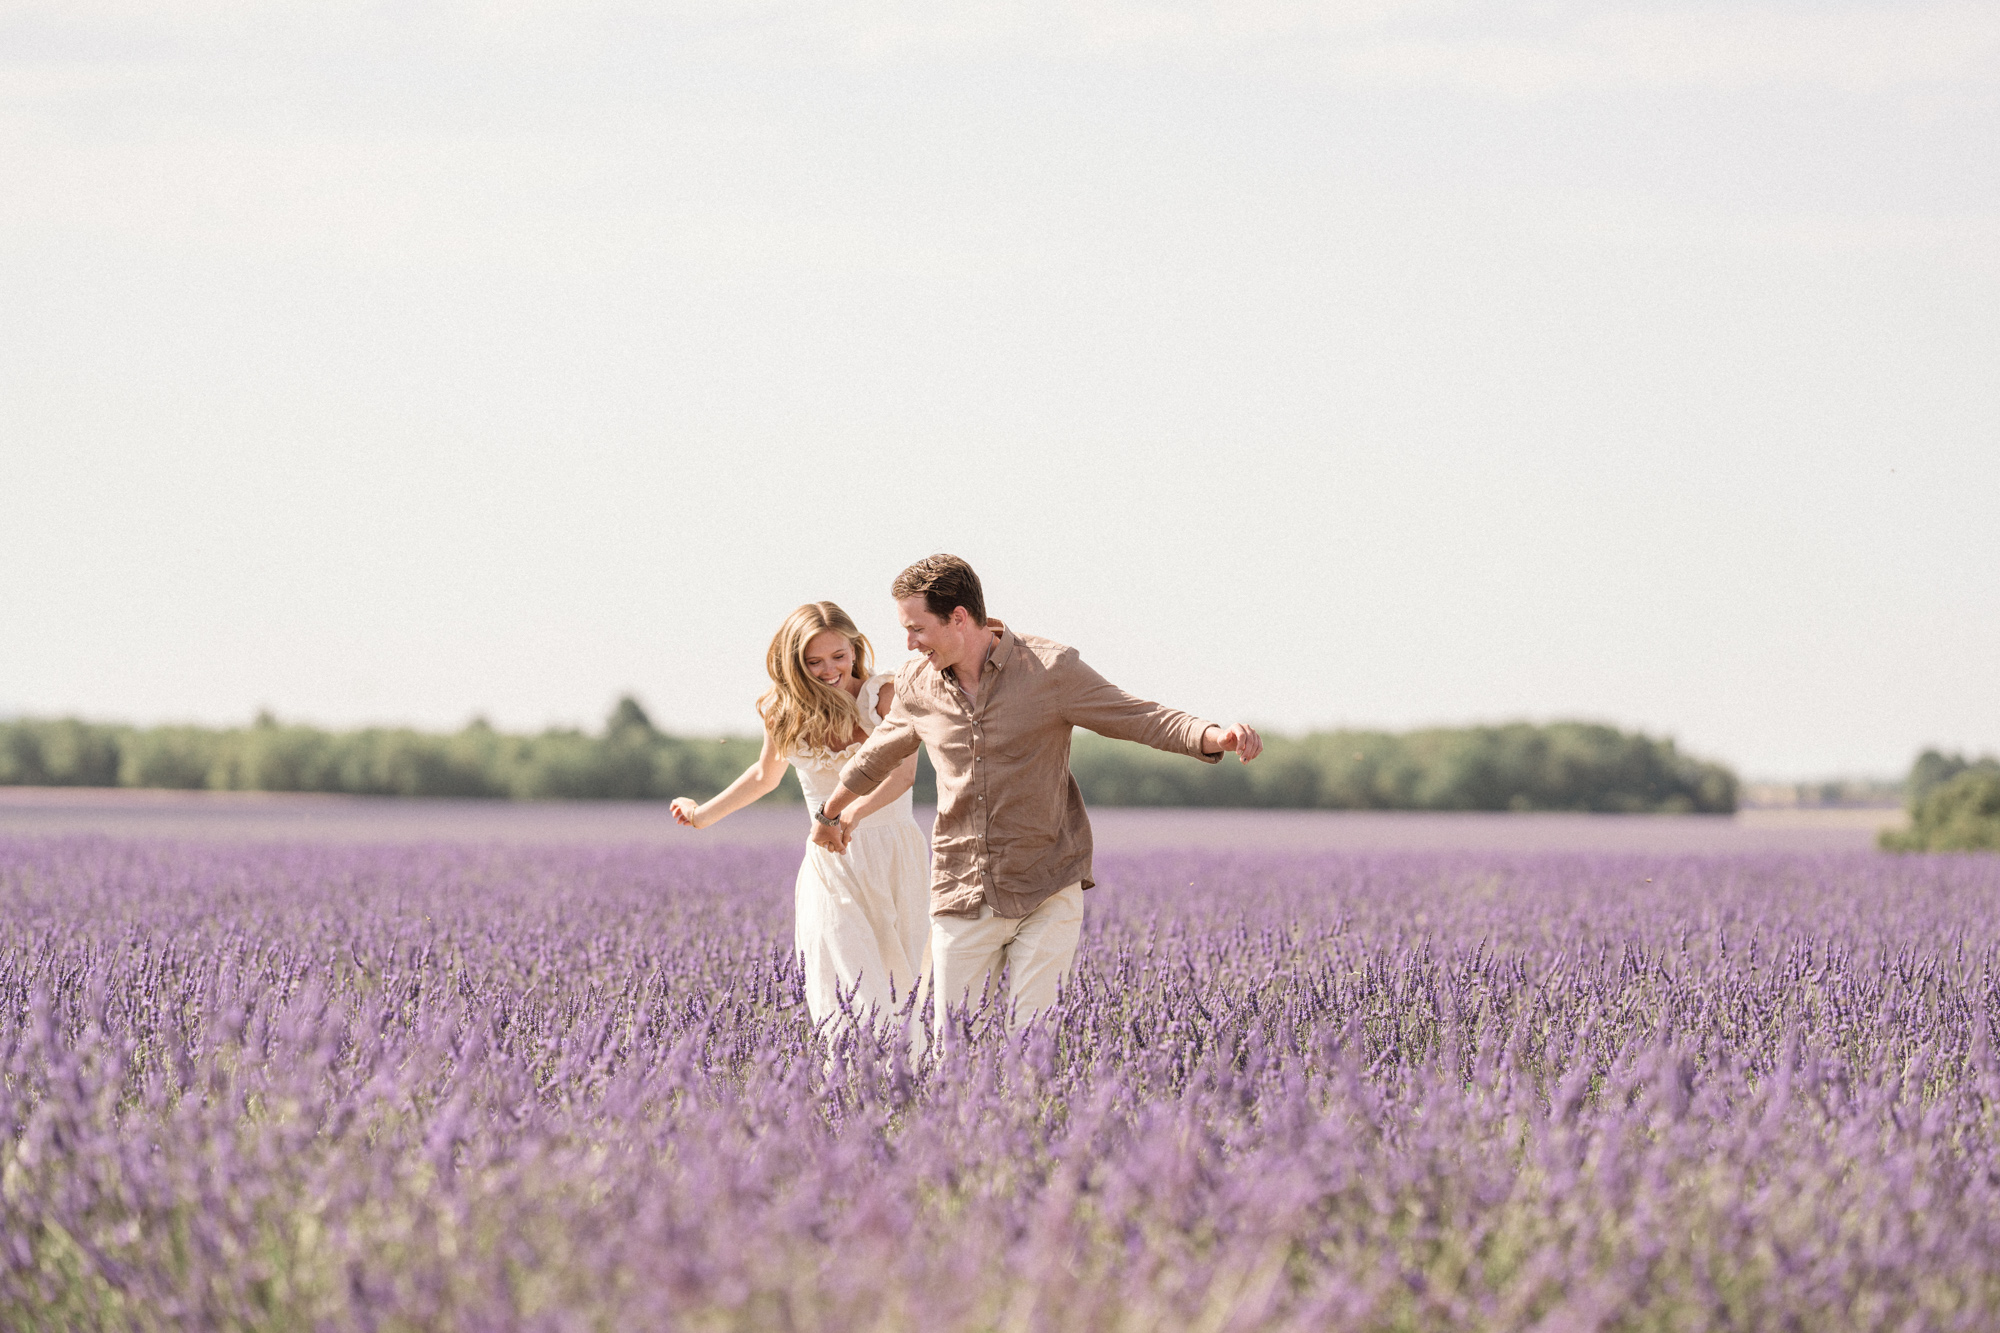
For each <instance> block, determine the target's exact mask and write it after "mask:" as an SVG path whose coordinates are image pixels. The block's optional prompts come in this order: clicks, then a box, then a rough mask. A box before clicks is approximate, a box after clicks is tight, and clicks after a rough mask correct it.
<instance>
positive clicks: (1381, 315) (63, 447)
mask: <svg viewBox="0 0 2000 1333" xmlns="http://www.w3.org/2000/svg"><path fill="white" fill-rule="evenodd" d="M0 310H4V320H0V713H8V712H25V713H29V714H55V713H78V714H82V715H85V716H89V717H95V718H104V719H122V720H129V721H136V722H155V721H168V720H195V721H205V722H240V721H243V720H245V719H247V718H248V717H249V716H250V714H251V713H252V712H253V711H254V710H256V709H257V708H259V707H269V708H271V709H273V710H275V711H276V712H277V713H278V714H279V715H280V716H283V717H289V718H297V719H301V720H307V721H313V722H319V723H324V724H333V725H348V724H354V723H360V722H413V723H418V724H422V725H427V726H451V725H456V724H458V723H460V722H462V721H464V720H465V719H466V718H467V717H469V716H471V715H472V714H474V713H483V714H485V715H487V716H489V717H491V718H492V719H493V720H494V721H495V722H496V723H497V724H499V725H502V726H508V727H519V728H532V727H540V726H542V725H544V724H548V723H578V724H583V725H587V726H592V727H594V726H596V725H597V723H598V722H599V720H600V719H601V718H602V716H603V715H604V713H605V711H606V710H607V709H608V708H609V706H610V704H611V702H612V701H613V699H614V698H615V697H616V696H617V695H618V694H619V693H620V692H622V691H627V690H630V691H633V692H636V693H637V694H638V695H639V696H640V697H641V698H642V699H643V700H644V701H645V702H646V704H647V705H648V706H649V707H650V709H651V710H652V712H653V714H654V716H655V718H656V720H658V721H659V722H660V724H661V725H662V726H665V727H668V728H670V729H676V730H682V731H689V732H695V733H705V732H716V731H734V732H745V731H749V730H752V729H753V728H754V726H755V716H754V714H753V712H752V711H751V701H752V699H753V698H754V697H755V695H756V694H757V693H758V692H759V690H760V689H761V688H762V684H763V653H764V648H765V645H766V643H767V642H768V639H769V637H770V634H771V632H772V631H773V630H774V629H775V628H776V626H777V623H778V622H779V621H780V620H781V619H782V618H783V616H784V615H785V613H786V612H787V611H789V610H790V609H791V608H792V607H793V606H795V605H796V604H798V603H799V602H802V601H805V600H809V599H816V598H832V599H834V600H837V601H839V602H841V603H843V604H844V605H846V606H847V607H848V608H849V610H851V611H852V612H854V613H855V615H856V617H857V619H859V620H860V621H861V623H862V625H863V627H864V628H865V629H866V630H868V631H869V632H870V633H871V635H873V636H874V637H875V640H876V644H877V647H878V649H879V650H881V654H882V657H883V658H884V660H885V662H886V663H887V664H890V665H893V664H894V663H896V662H898V661H900V660H901V659H902V657H903V651H902V647H901V642H900V636H899V635H898V634H897V632H896V629H895V624H894V620H893V617H892V607H891V606H890V603H889V600H888V595H887V585H888V582H889V580H890V579H891V578H892V577H893V576H894V574H895V573H896V571H897V570H898V569H900V568H901V567H902V566H903V565H904V564H906V563H908V562H909V561H910V560H912V559H914V558H916V557H918V556H921V555H924V554H927V553H929V552H931V551H934V550H951V551H956V552H958V553H959V554H961V555H964V556H965V557H967V558H968V559H970V560H971V561H972V562H973V563H974V564H975V565H976V566H977V567H978V568H979V570H980V572H981V574H982V575H983V576H984V579H985V582H986V587H987V590H988V598H989V603H990V606H991V609H992V610H993V612H994V613H995V614H997V615H999V616H1001V617H1003V618H1004V619H1005V620H1007V622H1008V623H1010V624H1012V625H1014V626H1015V627H1016V628H1019V629H1022V630H1026V631H1030V632H1034V633H1039V634H1043V635H1046V636H1049V637H1052V638H1057V639H1061V640H1063V641H1066V642H1070V643H1074V644H1076V645H1077V646H1078V647H1079V648H1081V649H1082V651H1083V653H1084V656H1085V658H1086V660H1089V661H1091V662H1093V663H1094V664H1095V665H1097V666H1098V667H1099V668H1100V669H1102V670H1103V671H1104V672H1105V673H1106V674H1107V675H1109V676H1110V677H1111V678H1112V679H1114V680H1116V681H1118V682H1120V683H1121V684H1124V685H1126V686H1127V687H1129V688H1131V689H1133V690H1135V691H1137V692H1139V693H1142V694H1145V695H1148V696H1150V697H1155V698H1161V699H1164V700H1166V701H1168V702H1170V703H1174V704H1176V705H1179V706H1182V707H1186V708H1189V709H1192V710H1195V711H1198V712H1202V713H1205V714H1208V715H1210V716H1213V717H1216V718H1219V719H1222V720H1225V721H1228V720H1235V719H1238V718H1241V719H1245V720H1249V721H1253V722H1257V723H1261V724H1265V725H1267V726H1270V727H1273V728H1278V729H1282V730H1288V731H1300V730H1304V729H1306V728H1309V727H1320V726H1331V725H1362V726H1385V727H1403V726H1411V725H1418V724H1428V723H1462V722H1475V721H1500V720H1508V719H1514V718H1530V719H1547V718H1555V717H1587V718H1596V719H1602V720H1606V721H1610V722H1614V723H1617V724H1620V725H1624V726H1632V727H1642V728H1645V729H1648V730H1651V731H1653V732H1655V733H1665V734H1669V735H1672V736H1674V737H1676V738H1677V739H1678V740H1679V741H1680V743H1681V744H1682V745H1683V746H1684V747H1685V748H1687V749H1689V750H1692V751H1694V752H1696V753H1699V754H1703V755H1707V756H1712V757H1715V758H1719V759H1723V760H1725V761H1727V762H1730V763H1732V764H1734V765H1736V766H1737V768H1738V769H1739V771H1741V772H1743V773H1744V774H1745V775H1746V776H1751V777H1807V776H1819V775H1832V774H1841V773H1854V774H1864V773H1874V774H1896V773H1900V772H1901V771H1902V770H1903V769H1904V768H1905V767H1906V766H1907V764H1908V762H1909V760H1910V758H1911V757H1912V755H1913V754H1914V753H1915V752H1916V751H1917V749H1918V748H1920V747H1922V746H1924V745H1945V746H1947V747H1953V748H1971V749H1975V750H1978V749H2000V691H1996V689H1995V686H1994V682H1995V681H1996V680H2000V6H1996V5H1994V4H1992V3H1978V4H1926V3H1893V4H1892V3H1872V2H1869V0H1862V2H1860V3H1852V4H1819V3H1806V2H1801V3H1743V4H1720V5H1698V6H1697V5H1679V4H1671V3H1660V4H1588V3H1567V2H1565V0H1555V2H1554V3H1546V4H1537V5H1533V6H1493V5H1471V4H1456V3H1424V2H1422V0H1414V2H1412V3H1396V2H1395V0H1379V2H1376V0H1355V2H1353V3H1285V2H1283V0H1268V2H1259V0H1243V2H1241V3H1234V4H1206V3H1181V4H1165V3H1161V4H1147V3H1117V2H1115V0H1111V2H1105V3H1093V2H1090V0H1080V2H1078V3H1070V4H1059V3H1042V2H1038V0H1011V2H1010V3H1005V4H974V5H954V4H949V3H924V4H919V3H903V4H899V3H886V2H885V3H867V2H865V0H824V2H822V3H817V4H791V3H756V2H754V0H740V2H731V0H711V2H709V3H696V4H683V5H666V4H653V5H642V4H623V3H596V2H594V0H566V2H565V3H562V4H555V3H540V2H539V0H515V2H514V3H495V4H489V5H477V6H475V5H456V4H450V3H444V4H387V3H384V4H356V3H349V4H338V5H329V4H286V5H277V4H254V3H228V2H225V0H214V2H212V3H189V4H168V3H137V2H135V3H127V4H119V3H98V4H93V3H89V0H63V3H60V4H56V3H48V4H36V3H12V4H8V5H6V6H5V7H4V8H0Z"/></svg>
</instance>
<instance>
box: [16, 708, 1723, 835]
mask: <svg viewBox="0 0 2000 1333" xmlns="http://www.w3.org/2000/svg"><path fill="white" fill-rule="evenodd" d="M757 748H758V746H757V742H756V741H755V740H751V739H746V738H728V739H724V740H722V741H719V742H717V741H701V740H695V739H691V738H688V737H680V736H670V735H667V734H666V733H664V732H661V731H660V730H658V729H657V728H656V727H654V725H653V722H652V719H651V718H649V717H648V716H647V715H646V710H645V709H644V708H642V707H640V705H639V703H638V701H637V700H635V699H631V698H625V699H621V700H619V701H618V705H617V707H616V708H614V709H613V710H612V712H611V715H610V717H609V718H608V719H607V720H606V722H605V726H604V730H603V732H602V733H601V734H599V735H595V736H592V735H586V734H585V733H583V732H581V731H574V730H551V731H544V732H542V733H540V734H539V735H532V736H520V735H509V734H506V733H503V732H499V731H495V730H494V729H493V728H492V727H491V726H490V725H489V724H487V723H486V722H485V721H484V720H479V719H475V720H474V721H473V722H471V723H470V724H468V725H467V726H465V727H464V728H462V729H461V730H459V731H456V732H452V733H450V734H448V735H440V734H437V733H433V732H421V731H412V730H409V729H408V728H382V727H371V728H367V729H364V730H361V731H344V732H333V731H321V730H319V729H317V728H314V727H303V726H294V725H288V724H284V723H280V722H279V721H277V720H276V719H275V718H272V717H269V716H268V715H266V716H261V717H259V718H258V719H257V721H256V722H255V723H253V724H252V725H250V726H248V727H239V728H232V729H227V730H212V729H208V728H203V727H143V728H141V727H118V726H100V725H94V724H91V723H86V722H79V721H76V720H74V719H67V718H66V719H62V720H59V721H53V722H48V721H17V722H11V723H0V784H13V785H21V784H29V785H37V786H98V787H106V786H125V787H181V788H187V789H207V790H212V791H316V792H347V793H352V794H355V795H364V796H458V797H498V798H512V799H516V800H633V801H643V800H661V799H665V798H667V797H672V796H694V797H697V798H703V799H705V798H707V797H709V796H712V795H714V794H715V793H716V792H717V791H720V790H721V789H722V788H723V787H725V786H727V785H728V784H729V782H730V781H731V780H732V779H733V778H734V777H735V776H736V775H737V774H738V773H740V772H742V771H743V770H744V769H745V768H746V767H748V766H749V765H750V763H751V762H752V761H753V760H755V759H756V757H757ZM1070 767H1071V769H1072V771H1074V772H1075V774H1076V778H1077V783H1078V785H1079V786H1081V787H1082V789H1083V795H1084V799H1085V800H1087V801H1089V802H1091V803H1092V804H1094V805H1106V806H1111V805H1184V806H1242V807H1264V808H1270V807H1278V808H1293V809H1320V810H1329V809H1332V810H1599V811H1616V812H1625V813H1636V812H1649V811H1700V812H1709V813H1719V812H1726V811H1729V810H1733V809H1735V808H1736V777H1735V775H1734V774H1732V773H1731V772H1730V771H1729V770H1728V769H1726V768H1723V767H1721V766H1719V765H1716V764H1710V763H1704V762H1702V761H1700V760H1696V759H1690V758H1688V757H1686V756H1684V755H1682V754H1680V753H1679V752H1678V751H1677V750H1676V749H1675V748H1674V744H1673V742H1672V741H1664V740H1654V739H1652V738H1651V737H1647V736H1643V735H1637V734H1633V733H1629V732H1622V731H1619V730H1617V729H1616V728H1613V727H1605V726H1596V725H1591V724H1587V723H1579V722H1558V723H1554V724H1552V725H1549V726H1530V725H1528V724H1526V723H1517V724H1514V725H1511V726H1501V727H1465V728H1453V729H1443V728H1440V729H1435V730H1429V731H1414V732H1406V733H1401V734H1396V733H1391V732H1383V731H1335V732H1319V733H1315V734H1313V735H1309V736H1303V737H1298V738H1285V737H1273V738H1270V740H1269V743H1268V748H1267V749H1266V751H1265V754H1264V757H1263V758H1261V759H1259V760H1258V761H1257V762H1256V763H1254V764H1248V765H1245V764H1238V763H1236V762H1235V761H1234V760H1225V761H1224V762H1223V763H1220V764H1201V763H1197V762H1195V761H1194V760H1191V759H1188V758H1185V757H1183V756H1180V755H1165V754H1160V753H1158V752H1156V751H1153V750H1148V749H1145V748H1144V747H1142V746H1137V745H1132V744H1129V743H1126V742H1123V741H1110V740H1105V739H1104V738H1102V737H1100V736H1094V735H1091V734H1090V733H1088V732H1079V733H1077V736H1076V741H1075V744H1074V747H1073V749H1072V751H1071V755H1070ZM936 793H937V784H936V777H935V775H934V774H933V772H932V771H931V767H930V764H929V763H928V761H922V762H920V763H919V765H918V770H917V791H916V797H917V800H918V801H920V802H924V803H930V802H933V801H935V800H936V799H937V795H936ZM774 799H778V800H797V799H798V786H797V781H796V779H791V778H788V779H787V781H786V784H785V786H784V787H782V788H780V789H779V794H778V795H777V796H776V797H775V798H774Z"/></svg>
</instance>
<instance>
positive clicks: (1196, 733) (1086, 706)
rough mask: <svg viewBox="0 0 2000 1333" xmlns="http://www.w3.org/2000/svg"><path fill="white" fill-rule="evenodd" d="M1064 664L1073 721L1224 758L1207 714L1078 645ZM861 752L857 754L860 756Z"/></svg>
mask: <svg viewBox="0 0 2000 1333" xmlns="http://www.w3.org/2000/svg"><path fill="white" fill-rule="evenodd" d="M1060 670H1061V674H1062V681H1061V691H1060V698H1061V700H1062V708H1063V712H1064V714H1065V718H1064V720H1065V721H1067V722H1068V723H1069V724H1070V725H1071V726H1074V727H1082V728H1083V729H1084V730H1086V731H1094V732H1096V733H1097V734H1098V735H1100V736H1109V737H1110V738H1111V739H1112V740H1115V741H1137V742H1138V743H1139V744H1141V745H1150V746H1152V747H1153V748H1154V749H1155V750H1165V751H1166V752H1167V753H1169V754H1184V755H1188V756H1190V757H1192V758H1195V759H1199V760H1201V761H1202V762H1203V763H1208V764H1214V763H1219V762H1221V759H1222V756H1221V755H1220V754H1219V753H1218V754H1203V753H1202V750H1201V738H1202V736H1203V735H1204V734H1205V733H1206V732H1207V731H1208V729H1209V728H1210V727H1212V726H1214V725H1215V724H1214V723H1212V722H1210V721H1209V720H1208V719H1207V718H1203V717H1196V716H1195V715H1194V714H1192V713H1183V712H1182V711H1181V710H1180V709H1178V708H1168V707H1166V706H1164V705H1162V704H1156V703H1152V702H1150V701H1148V700H1145V699H1141V698H1139V697H1137V696H1136V695H1131V694H1127V693H1126V692H1125V691H1123V690H1121V689H1119V688H1118V687H1117V686H1116V685H1113V684H1112V683H1111V682H1110V681H1108V680H1106V679H1105V678H1104V677H1102V676H1100V675H1098V674H1097V673H1096V672H1095V671H1093V670H1091V668H1090V667H1088V666H1086V665H1084V662H1083V659H1082V658H1080V657H1078V656H1077V654H1076V650H1075V649H1067V650H1065V651H1064V652H1063V655H1062V659H1061V664H1060ZM864 753H865V749H864ZM860 758H861V756H860V755H856V756H855V762H856V763H859V762H860Z"/></svg>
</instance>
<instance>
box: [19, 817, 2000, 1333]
mask: <svg viewBox="0 0 2000 1333" xmlns="http://www.w3.org/2000/svg"><path fill="white" fill-rule="evenodd" d="M795 864H796V852H795V851H791V850H786V849H772V848H765V847H710V848H705V849H702V850H698V851H696V850H687V849H681V848H670V849H660V848H651V849H630V850H620V851H601V850H595V851H594V850H577V849H570V850H534V849H527V850H523V849H511V850H498V849H474V848H466V847H451V846H430V847H417V848H410V847H402V848H393V849H392V848H370V847H360V848H356V847H329V846H313V845H288V846H269V845H266V846H255V845H240V844H172V843H134V842H115V841H109V840H102V839H22V840H14V841H11V842H7V841H0V1326H4V1327H8V1328H24V1329H26V1328H47V1329H71V1328H100V1327H102V1328H157V1329H170V1328H187V1327H205V1328H280V1327H282V1328H330V1329H346V1328H365V1329H382V1330H389V1329H412V1330H415V1329H438V1328H458V1329H487V1328H496V1329H497V1328H551V1329H557V1328H593V1329H630V1328H661V1329H667V1328H698V1329H737V1328H741V1329H856V1328H883V1329H901V1328H915V1327H921V1328H925V1329H1182V1328H1185V1329H1195V1328H1201V1329H1213V1330H1223V1329H1249V1328H1300V1329H1306V1328H1312V1329H1321V1328H1328V1327H1339V1328H1346V1329H1372V1328H1381V1329H1390V1328H1399V1329H1428V1328H1438V1329H1443V1328H1490V1329H1511V1328H1526V1327H1532V1326H1540V1327H1545V1328H1569V1329H1586V1328H1605V1329H1660V1330H1666V1329H1699V1328H1717V1327H1729V1328H1820V1327H1840V1328H1857V1329H1872V1328H1881V1329H1922V1328H1966V1329H1975V1328H1991V1327H1993V1326H1995V1324H1996V1322H2000V1259H1996V1257H1995V1256H1996V1255H2000V1140H1996V1133H2000V1122H1996V1119H1995V1116H1996V1111H2000V1057H1996V1053H1995V1049H1994V1026H1995V1023H1996V1021H2000V990H1996V987H2000V858H1992V857H1984V858H1982V857H1958V858H1885V857H1876V856H1873V855H1854V856H1847V857H1827V858H1811V857H1801V856H1769V857H1743V856H1737V857H1712V858H1684V859H1663V858H1640V857H1619V856H1602V855H1599V856H1566V855H1537V856H1517V857H1495V856H1484V857H1480V856H1470V855H1454V856H1439V855H1417V854H1395V855H1378V856H1360V855H1339V856H1329V855H1318V856H1313V855H1302V854H1292V853H1273V852H1258V851H1254V850H1248V849H1246V850H1243V851H1240V852H1236V853H1221V852H1213V851H1211V852H1207V853H1194V852H1189V853H1179V854H1170V853H1164V852H1163V853H1157V854H1154V855H1151V856H1147V857H1121V858H1106V863H1105V864H1104V865H1103V866H1102V867H1101V871H1102V873H1103V877H1104V879H1105V881H1106V883H1105V887H1104V888H1103V889H1101V890H1100V891H1098V892H1096V893H1093V894H1092V895H1091V899H1092V902H1091V917H1090V921H1089V928H1088V931H1087V934H1086V943H1085V948H1084V951H1083V955H1082V958H1081V962H1080V967H1079V972H1078V977H1077V982H1076V985H1075V986H1074V987H1073V988H1072V989H1071V991H1070V992H1069V994H1068V995H1067V997H1066V998H1065V1000H1064V1002H1063V1004H1062V1005H1061V1006H1060V1008H1059V1010H1058V1012H1057V1013H1056V1014H1055V1015H1054V1016H1053V1021H1051V1022H1049V1023H1047V1024H1046V1025H1043V1026H1040V1027H1038V1028H1036V1029H1033V1030H1031V1031H1030V1033H1029V1034H1028V1035H1027V1036H1026V1037H1025V1038H1024V1039H1021V1040H1017V1041H1015V1042H1012V1043H1010V1042H1008V1041H1007V1040H1006V1039H1005V1038H1004V1036H1002V1035H1001V1034H1000V1033H998V1032H997V1031H995V1030H994V1029H993V1026H992V1025H991V1024H990V1023H989V1022H987V1021H986V1019H985V1018H984V1017H983V1016H981V1015H979V1014H972V1015H968V1016H966V1017H965V1018H964V1019H963V1020H962V1021H960V1022H958V1023H956V1024H955V1025H954V1028H955V1030H954V1033H953V1036H954V1037H955V1040H954V1041H953V1042H952V1043H951V1045H950V1047H949V1053H948V1054H947V1055H946V1056H945V1057H944V1058H943V1059H942V1060H940V1061H936V1062H930V1061H925V1062H922V1063H920V1064H919V1065H918V1066H916V1067H912V1065H911V1064H910V1063H909V1061H908V1060H907V1059H905V1057H904V1052H903V1048H902V1047H901V1046H900V1045H899V1044H897V1043H894V1042H887V1043H877V1042H875V1041H873V1040H872V1039H870V1040H860V1039H857V1038H854V1037H851V1036H850V1037H848V1038H845V1039H843V1040H842V1041H840V1042H839V1043H837V1045H836V1048H835V1050H834V1051H833V1053H832V1055H831V1056H830V1057H829V1054H828V1052H827V1048H826V1047H825V1046H824V1045H823V1044H821V1043H820V1042H818V1041H817V1040H816V1038H815V1036H814V1034H813V1032H812V1030H811V1028H810V1026H809V1023H808V1021H807V1019H806V1017H805V1014H804V1010H803V1007H802V1005H801V1004H800V1003H799V1000H798V976H797V972H796V968H795V965H794V964H793V963H792V961H791V959H790V924H789V923H790V902H789V893H790V880H791V874H792V869H793V867H794V866H795Z"/></svg>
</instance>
